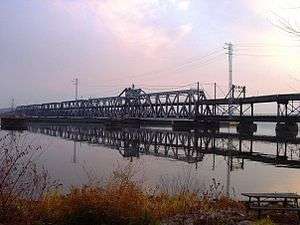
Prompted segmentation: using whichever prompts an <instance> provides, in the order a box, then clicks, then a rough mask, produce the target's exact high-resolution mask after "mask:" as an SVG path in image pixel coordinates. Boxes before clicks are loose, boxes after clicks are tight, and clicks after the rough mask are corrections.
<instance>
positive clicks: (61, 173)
mask: <svg viewBox="0 0 300 225" xmlns="http://www.w3.org/2000/svg"><path fill="white" fill-rule="evenodd" d="M274 130H275V124H271V123H270V124H264V125H259V126H258V131H257V132H256V133H255V135H271V136H272V135H275V131H274ZM155 131H157V132H160V129H157V128H156V129H155ZM0 132H1V135H5V134H10V135H17V136H19V135H20V137H21V138H23V139H26V142H28V143H33V144H35V145H40V146H41V147H42V149H43V151H44V153H43V155H42V157H41V158H40V159H39V163H40V164H41V165H43V166H45V167H46V168H47V169H48V171H49V173H50V175H51V176H52V177H54V178H55V179H57V180H59V181H60V182H61V183H62V184H64V186H65V187H70V186H76V185H82V184H86V183H87V182H88V181H89V178H88V176H87V174H92V175H93V176H96V177H97V178H99V179H101V178H102V177H106V176H108V175H109V174H111V172H112V171H113V170H114V169H116V168H119V167H122V166H126V165H128V164H133V165H134V166H135V170H136V171H138V176H139V177H140V178H143V180H144V182H145V183H146V184H149V185H151V186H155V185H157V184H158V183H160V182H161V181H160V180H161V177H162V176H164V177H167V178H170V179H174V177H175V178H179V177H184V176H191V177H192V178H193V179H194V180H195V182H196V183H198V184H199V185H204V186H205V185H206V186H208V185H209V184H210V183H211V182H212V179H216V180H217V181H218V182H221V183H222V184H223V185H224V191H225V192H226V187H229V191H230V193H231V194H232V195H235V196H239V194H240V193H241V192H256V191H257V192H298V193H300V167H299V168H296V167H295V166H294V165H293V164H289V165H282V164H281V163H278V164H277V165H276V163H273V164H270V163H263V162H259V161H253V160H251V159H247V158H244V159H243V158H241V157H236V156H232V157H229V156H224V155H220V154H215V155H214V154H200V153H198V154H197V152H193V151H192V149H193V148H191V151H190V152H189V151H188V149H187V148H184V147H183V146H181V147H179V148H177V150H176V148H175V147H174V146H173V147H172V145H171V146H170V145H169V146H170V147H165V146H163V145H162V146H161V145H160V146H159V145H158V146H156V147H155V146H154V144H153V140H154V139H151V135H154V134H153V132H154V131H153V130H152V131H149V132H148V133H147V132H146V133H145V134H147V135H148V136H147V135H146V136H145V137H144V138H145V140H148V141H149V143H147V141H146V142H137V141H134V139H133V138H132V137H133V136H134V135H137V132H139V133H141V131H134V132H133V133H132V132H130V131H125V132H124V133H123V134H124V135H125V136H126V135H127V136H128V135H129V136H128V137H127V139H126V137H125V136H123V137H121V136H119V137H117V136H116V134H117V133H118V132H116V131H107V132H106V135H107V136H106V137H102V138H100V139H101V140H99V137H100V136H101V135H102V134H103V128H98V127H95V126H88V125H86V126H84V127H83V128H82V126H76V125H72V126H61V125H56V126H49V125H34V126H33V127H31V128H30V129H29V131H25V132H23V133H22V134H18V133H14V134H12V133H9V132H7V131H0ZM101 132H102V133H101ZM119 132H120V130H119ZM163 132H171V131H166V130H163ZM221 132H230V133H234V129H228V128H224V129H221ZM130 134H131V135H133V136H130ZM159 135H160V134H156V137H157V141H158V142H159V140H158V139H159V138H158V137H159ZM177 135H178V133H177ZM180 135H181V136H180ZM180 135H179V136H180V137H181V140H183V139H184V138H186V139H185V141H183V142H182V143H186V145H187V146H188V145H189V144H188V143H189V142H191V143H193V135H192V134H188V135H187V134H180ZM171 136H172V133H171V134H169V137H171ZM173 136H174V135H173ZM175 136H176V135H175ZM152 137H153V136H152ZM188 137H191V139H189V138H188ZM124 138H125V139H126V140H125V139H124ZM150 139H151V140H152V142H151V140H150ZM208 139H209V138H207V137H206V138H203V141H204V140H206V141H208ZM124 140H125V141H124ZM174 140H175V139H174ZM174 140H173V142H174V143H175V144H180V143H176V141H174ZM169 142H170V141H169ZM169 142H168V141H167V142H165V143H168V144H169ZM208 142H209V141H208ZM99 143H102V144H99ZM103 143H104V144H103ZM199 143H200V139H199V140H198V145H199ZM239 144H240V141H239V138H226V137H221V138H217V139H215V146H216V147H218V148H220V149H221V148H224V149H228V148H231V149H233V150H235V151H238V150H239ZM241 145H242V151H243V152H246V151H250V148H251V141H249V140H243V141H242V143H241ZM208 146H212V140H210V143H209V144H208ZM285 147H286V155H287V157H288V160H296V161H297V160H299V146H298V145H296V144H292V143H280V142H279V143H277V142H269V141H253V142H252V151H254V152H260V153H264V154H271V155H275V156H276V153H277V150H278V151H279V154H280V155H283V154H284V151H285ZM126 149H127V150H126ZM176 151H178V153H177V154H176ZM174 152H175V153H174ZM124 156H127V157H124ZM289 167H294V168H289Z"/></svg>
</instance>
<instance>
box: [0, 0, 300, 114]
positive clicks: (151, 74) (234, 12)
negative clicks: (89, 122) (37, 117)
mask: <svg viewBox="0 0 300 225" xmlns="http://www.w3.org/2000/svg"><path fill="white" fill-rule="evenodd" d="M299 6H300V1H296V0H293V1H289V0H286V1H279V0H223V1H221V0H210V1H207V0H2V1H1V3H0V76H1V83H0V108H3V107H8V106H10V104H11V99H12V98H14V100H15V104H16V105H21V104H32V103H41V102H53V101H61V100H69V99H74V84H73V82H72V80H73V79H74V78H78V79H79V96H80V98H89V97H101V96H115V95H118V93H120V92H121V91H122V90H123V89H124V88H125V87H129V86H131V85H132V84H135V87H141V88H142V89H144V90H145V91H146V92H151V91H161V90H168V89H176V88H195V87H196V86H195V83H196V82H197V81H199V82H200V84H201V87H203V88H205V89H206V90H207V92H208V93H209V94H211V91H212V85H211V84H212V83H213V82H216V83H217V84H218V87H219V88H218V95H219V96H221V95H222V94H223V92H224V93H225V92H226V91H227V89H228V88H227V87H228V59H227V55H226V54H225V53H226V50H225V49H224V43H226V42H231V43H232V44H233V46H234V55H233V83H234V84H236V85H245V86H247V92H248V95H257V94H272V93H276V94H277V93H290V92H299V90H300V63H299V62H300V61H299V59H300V58H299V57H300V40H299V37H298V38H297V37H295V36H293V35H290V34H288V33H286V32H283V31H282V30H281V29H279V28H278V26H277V25H278V20H279V17H282V18H285V19H287V20H289V21H290V22H291V23H292V24H293V25H295V26H296V25H297V21H298V22H299V21H300V16H299V15H300V13H299V11H300V8H299V9H298V7H299Z"/></svg>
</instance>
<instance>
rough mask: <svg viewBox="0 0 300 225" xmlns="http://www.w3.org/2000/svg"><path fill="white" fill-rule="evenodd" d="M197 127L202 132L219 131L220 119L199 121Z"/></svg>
mask: <svg viewBox="0 0 300 225" xmlns="http://www.w3.org/2000/svg"><path fill="white" fill-rule="evenodd" d="M195 129H196V130H197V131H200V132H210V133H215V132H219V129H220V122H219V121H212V120H210V121H197V122H196V126H195Z"/></svg>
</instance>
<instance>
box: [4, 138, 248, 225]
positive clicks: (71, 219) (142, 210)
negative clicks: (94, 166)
mask: <svg viewBox="0 0 300 225" xmlns="http://www.w3.org/2000/svg"><path fill="white" fill-rule="evenodd" d="M0 143H1V144H0V163H1V165H0V224H16V225H21V224H32V225H54V224H55V225H158V224H168V225H169V224H194V225H221V224H227V225H230V224H232V225H234V224H237V222H238V221H240V220H243V219H245V215H246V210H245V208H244V205H243V204H241V203H239V202H237V201H234V200H232V199H229V198H226V197H224V196H223V195H222V187H221V185H220V184H218V183H217V182H215V181H214V182H213V184H212V186H210V187H209V190H208V191H206V192H205V191H203V192H202V193H200V190H197V191H195V189H190V188H189V187H191V186H192V185H191V184H192V182H193V181H192V179H191V176H189V177H188V178H186V179H185V180H183V181H180V182H179V181H178V180H177V181H176V182H177V183H176V185H175V187H176V189H177V191H176V189H174V187H172V184H169V186H167V184H166V182H167V180H166V179H165V180H164V183H165V185H166V188H167V189H165V191H162V190H160V191H157V190H152V191H149V190H148V191H145V189H144V188H143V186H142V184H140V183H139V182H135V181H133V179H132V178H133V173H134V170H133V168H132V167H130V166H129V167H127V168H125V169H124V168H122V169H118V170H116V171H115V172H113V174H112V175H111V177H110V178H109V179H108V180H106V181H103V182H102V183H101V182H100V183H99V182H97V185H95V184H91V185H89V186H84V187H77V188H72V189H71V190H70V191H69V192H68V193H67V194H65V193H61V192H59V191H58V189H56V188H57V187H58V186H57V185H56V183H52V182H50V180H49V177H48V173H47V171H46V170H44V169H43V168H37V165H36V164H35V161H36V160H35V159H36V158H37V157H39V155H40V154H41V149H40V148H36V147H33V146H31V145H24V143H23V144H20V143H18V141H17V138H13V136H12V137H8V136H5V137H3V138H2V139H1V140H0ZM24 146H25V147H24ZM195 186H197V184H196V185H195ZM53 187H56V188H54V189H53ZM168 188H171V191H168Z"/></svg>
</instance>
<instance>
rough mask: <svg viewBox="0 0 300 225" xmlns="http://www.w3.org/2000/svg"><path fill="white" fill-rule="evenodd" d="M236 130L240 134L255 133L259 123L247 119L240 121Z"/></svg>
mask: <svg viewBox="0 0 300 225" xmlns="http://www.w3.org/2000/svg"><path fill="white" fill-rule="evenodd" d="M236 130H237V132H238V133H239V134H242V135H253V133H255V132H256V131H257V124H255V123H253V122H246V121H244V122H240V123H239V124H238V125H237V127H236Z"/></svg>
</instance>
